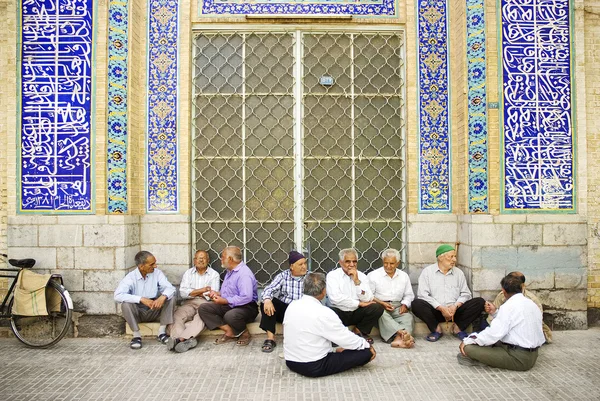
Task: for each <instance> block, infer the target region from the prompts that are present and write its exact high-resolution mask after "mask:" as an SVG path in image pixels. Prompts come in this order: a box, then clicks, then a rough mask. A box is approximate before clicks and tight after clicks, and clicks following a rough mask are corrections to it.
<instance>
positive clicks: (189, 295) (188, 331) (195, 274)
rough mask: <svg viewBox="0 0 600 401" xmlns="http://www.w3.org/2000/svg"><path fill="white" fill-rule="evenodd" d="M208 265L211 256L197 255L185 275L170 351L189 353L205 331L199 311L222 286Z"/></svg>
mask: <svg viewBox="0 0 600 401" xmlns="http://www.w3.org/2000/svg"><path fill="white" fill-rule="evenodd" d="M209 263H210V256H208V252H206V251H197V252H196V254H195V255H194V267H192V268H190V269H188V270H186V272H185V273H183V277H182V279H181V284H180V285H179V294H180V295H181V298H182V299H183V300H184V301H183V304H182V305H181V306H180V307H178V308H177V309H176V310H175V313H174V315H173V320H174V322H173V324H172V325H171V326H170V333H171V337H170V338H169V341H168V342H167V348H168V349H169V350H170V351H175V352H186V351H188V350H189V349H192V348H194V347H195V346H196V345H198V341H197V340H196V337H197V336H198V334H200V332H202V330H204V322H203V321H202V319H200V315H198V308H199V307H200V305H202V304H203V303H205V302H209V300H210V298H209V297H208V295H209V293H210V291H211V290H214V291H219V288H220V283H221V281H220V277H219V273H217V272H216V271H215V270H213V269H212V268H210V267H208V264H209Z"/></svg>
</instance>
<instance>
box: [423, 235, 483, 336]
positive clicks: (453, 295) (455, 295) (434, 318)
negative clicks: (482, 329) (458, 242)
mask: <svg viewBox="0 0 600 401" xmlns="http://www.w3.org/2000/svg"><path fill="white" fill-rule="evenodd" d="M435 256H436V258H437V263H434V264H432V265H430V266H427V267H426V268H425V269H423V272H422V273H421V275H420V276H419V289H418V291H417V296H418V299H415V300H414V301H413V302H412V311H413V314H414V315H415V316H416V317H418V318H419V319H421V320H422V321H424V322H425V324H427V327H428V328H429V331H430V332H431V333H429V335H428V336H427V337H425V339H426V340H427V341H431V342H435V341H437V340H439V339H440V337H442V335H443V332H442V328H441V327H440V323H441V322H453V323H454V324H453V327H452V330H453V332H454V335H455V336H457V337H458V338H460V339H461V340H462V339H464V338H465V337H466V336H467V333H466V332H465V330H466V329H467V327H468V326H469V325H470V324H471V323H472V322H473V321H474V320H475V319H476V318H477V317H479V316H480V315H481V313H482V312H483V309H484V307H485V300H484V299H483V298H472V296H471V291H470V290H469V287H468V286H467V280H466V279H465V275H464V273H463V272H462V271H461V270H460V269H456V268H455V265H456V250H455V249H454V247H452V246H451V245H447V244H444V245H440V246H439V247H438V248H437V250H436V251H435Z"/></svg>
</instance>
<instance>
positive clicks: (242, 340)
mask: <svg viewBox="0 0 600 401" xmlns="http://www.w3.org/2000/svg"><path fill="white" fill-rule="evenodd" d="M251 338H252V337H251V336H250V333H248V331H244V332H243V333H242V334H240V336H239V337H238V340H237V341H236V344H237V345H239V346H242V347H245V346H246V345H248V344H250V339H251Z"/></svg>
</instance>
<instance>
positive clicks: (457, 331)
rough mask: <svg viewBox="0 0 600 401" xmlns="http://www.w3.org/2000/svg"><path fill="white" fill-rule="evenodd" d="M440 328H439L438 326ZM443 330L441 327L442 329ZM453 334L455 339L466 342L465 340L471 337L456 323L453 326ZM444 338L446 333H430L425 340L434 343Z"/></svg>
mask: <svg viewBox="0 0 600 401" xmlns="http://www.w3.org/2000/svg"><path fill="white" fill-rule="evenodd" d="M438 327H439V326H438ZM440 330H441V327H440ZM452 334H453V335H454V337H456V338H458V339H459V340H460V341H462V340H464V339H465V338H467V337H468V336H469V335H468V334H467V332H466V331H463V330H461V329H460V328H459V327H458V326H457V325H456V323H453V324H452ZM443 336H444V333H443V332H441V331H433V332H431V333H429V334H428V335H427V336H426V337H425V340H427V341H429V342H431V343H434V342H436V341H437V340H439V339H440V338H442V337H443Z"/></svg>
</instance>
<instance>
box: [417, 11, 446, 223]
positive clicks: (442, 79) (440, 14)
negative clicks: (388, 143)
mask: <svg viewBox="0 0 600 401" xmlns="http://www.w3.org/2000/svg"><path fill="white" fill-rule="evenodd" d="M447 9H448V6H447V3H446V1H445V0H419V1H418V3H417V15H418V20H417V37H418V43H417V47H418V50H417V54H418V88H419V89H418V91H419V100H418V110H419V212H450V211H451V197H450V127H449V115H450V106H449V63H448V15H447Z"/></svg>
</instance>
